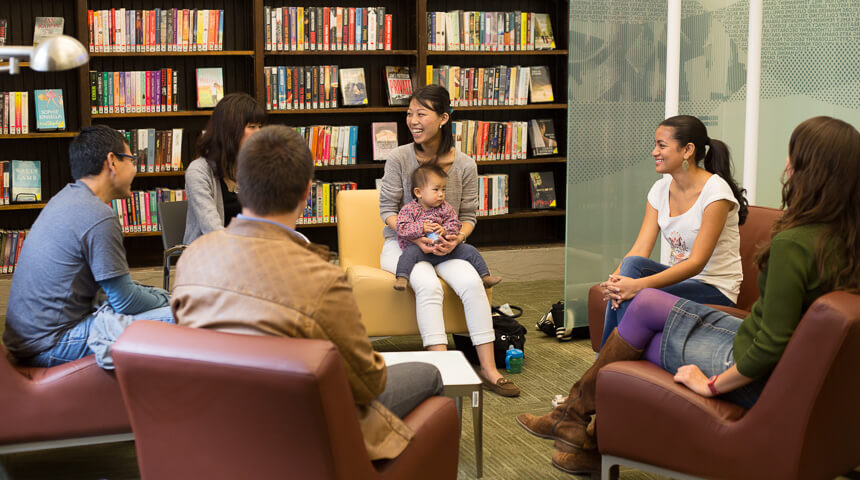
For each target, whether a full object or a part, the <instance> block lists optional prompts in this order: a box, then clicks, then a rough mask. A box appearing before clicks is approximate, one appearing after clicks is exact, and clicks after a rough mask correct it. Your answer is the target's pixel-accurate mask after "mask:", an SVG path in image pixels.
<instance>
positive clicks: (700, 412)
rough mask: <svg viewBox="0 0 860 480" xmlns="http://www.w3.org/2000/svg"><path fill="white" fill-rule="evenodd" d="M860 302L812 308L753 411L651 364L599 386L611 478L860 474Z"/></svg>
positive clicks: (623, 370)
mask: <svg viewBox="0 0 860 480" xmlns="http://www.w3.org/2000/svg"><path fill="white" fill-rule="evenodd" d="M858 367H860V295H852V294H849V293H845V292H834V293H830V294H827V295H825V296H823V297H821V298H819V299H818V300H817V301H816V302H815V303H813V305H812V306H811V307H810V308H809V310H808V311H807V312H806V315H804V317H803V319H802V320H801V322H800V324H799V326H798V328H797V330H796V331H795V332H794V335H793V336H792V338H791V340H790V341H789V343H788V346H787V348H786V350H785V353H784V354H783V356H782V358H781V359H780V361H779V363H778V364H777V366H776V369H775V370H774V371H773V373H772V374H771V376H770V378H769V380H768V381H767V384H766V385H765V388H764V391H763V392H762V394H761V397H759V400H758V402H756V404H755V405H754V406H753V407H752V408H751V409H749V410H746V409H744V408H742V407H740V406H738V405H735V404H733V403H729V402H725V401H723V400H720V399H718V398H704V397H701V396H699V395H696V394H695V393H693V392H692V391H690V390H689V389H687V388H686V387H684V386H682V385H679V384H676V383H675V382H674V381H673V380H672V375H671V374H669V373H668V372H666V371H665V370H663V369H661V368H659V367H657V366H655V365H653V364H651V363H649V362H646V361H636V362H619V363H613V364H610V365H607V366H606V367H604V368H603V369H601V370H600V373H599V374H598V380H597V418H598V421H597V439H598V446H599V449H600V453H601V454H602V455H603V475H604V476H603V478H608V477H609V476H610V475H609V474H610V468H611V467H613V466H614V465H629V466H634V467H637V468H643V469H646V470H653V468H652V466H656V467H658V468H657V469H656V470H657V471H659V472H660V473H663V474H667V475H670V476H675V477H676V478H677V477H678V475H677V473H678V472H681V473H683V474H686V475H694V476H697V477H704V478H712V479H719V478H725V479H741V480H742V479H762V478H779V479H784V480H792V479H798V480H800V479H804V480H806V479H819V478H820V479H825V478H826V479H830V478H833V477H835V476H838V475H840V474H842V473H844V472H848V471H850V470H852V469H853V468H855V467H856V466H858V465H860V442H858V441H857V432H858V431H860V409H858V408H857V406H858V405H860V375H858Z"/></svg>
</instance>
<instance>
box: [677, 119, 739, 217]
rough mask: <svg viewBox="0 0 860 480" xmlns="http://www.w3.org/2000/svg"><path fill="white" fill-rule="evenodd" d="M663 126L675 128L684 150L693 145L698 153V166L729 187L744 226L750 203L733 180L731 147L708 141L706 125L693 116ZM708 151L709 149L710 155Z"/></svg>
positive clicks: (719, 142)
mask: <svg viewBox="0 0 860 480" xmlns="http://www.w3.org/2000/svg"><path fill="white" fill-rule="evenodd" d="M660 125H661V126H664V127H670V128H672V129H673V130H674V132H675V135H674V137H675V140H677V141H678V143H679V144H680V145H681V146H684V145H686V144H688V143H692V144H693V146H694V147H695V149H696V150H695V151H696V165H702V166H703V167H704V168H705V170H707V171H709V172H711V173H713V174H716V175H719V176H720V177H722V179H723V180H725V181H726V183H728V184H729V188H731V189H732V195H734V197H735V199H736V200H737V201H738V224H739V225H743V224H744V222H745V221H746V219H747V213H748V211H749V208H748V206H749V202H748V201H747V199H746V197H745V196H744V194H745V193H746V189H744V188H741V187H740V186H739V185H738V184H737V182H735V179H734V177H733V173H734V172H733V171H732V170H733V169H732V160H731V155H730V153H729V146H728V145H726V144H725V143H724V142H721V141H720V140H716V139H713V138H708V130H707V129H706V128H705V124H703V123H702V121H701V120H699V119H698V118H696V117H693V116H691V115H677V116H675V117H669V118H667V119H666V120H663V122H661V123H660ZM705 147H707V153H706V148H705Z"/></svg>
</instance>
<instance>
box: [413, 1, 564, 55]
mask: <svg viewBox="0 0 860 480" xmlns="http://www.w3.org/2000/svg"><path fill="white" fill-rule="evenodd" d="M554 48H555V40H554V38H553V34H552V25H551V24H550V21H549V14H547V13H532V12H521V11H515V12H470V11H463V10H452V11H450V12H427V50H431V51H445V50H447V51H452V50H453V51H459V50H466V51H470V50H480V51H522V50H552V49H554Z"/></svg>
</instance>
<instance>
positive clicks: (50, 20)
mask: <svg viewBox="0 0 860 480" xmlns="http://www.w3.org/2000/svg"><path fill="white" fill-rule="evenodd" d="M64 22H65V19H64V18H63V17H36V26H35V27H34V28H33V46H34V47H35V46H36V45H39V44H40V43H42V42H44V41H45V39H48V38H51V37H56V36H57V35H62V34H63V23H64Z"/></svg>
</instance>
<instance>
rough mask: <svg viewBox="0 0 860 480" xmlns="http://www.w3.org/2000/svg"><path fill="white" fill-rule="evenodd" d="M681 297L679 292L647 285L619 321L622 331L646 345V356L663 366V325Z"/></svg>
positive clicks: (634, 342)
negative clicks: (661, 350)
mask: <svg viewBox="0 0 860 480" xmlns="http://www.w3.org/2000/svg"><path fill="white" fill-rule="evenodd" d="M677 301H678V297H676V296H675V295H672V294H669V293H666V292H664V291H662V290H657V289H654V288H646V289H644V290H642V291H641V292H639V294H637V295H636V297H635V298H634V299H633V301H631V302H630V306H629V307H627V312H626V313H625V314H624V318H623V319H621V323H620V324H619V325H618V335H620V336H621V338H623V339H624V340H626V341H627V343H629V344H630V345H632V346H633V347H634V348H637V349H640V350H643V349H644V350H645V351H644V353H643V354H642V358H644V359H645V360H648V361H649V362H651V363H653V364H654V365H657V366H660V367H662V366H663V362H662V361H661V356H660V344H661V343H662V340H663V327H664V326H665V325H666V320H667V319H668V318H669V314H670V313H672V307H673V306H675V302H677Z"/></svg>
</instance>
